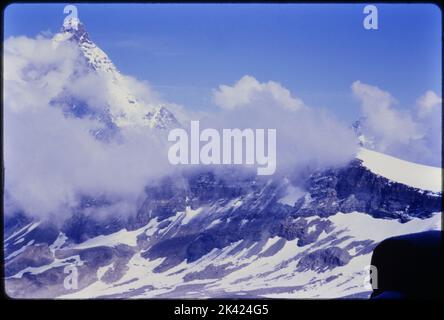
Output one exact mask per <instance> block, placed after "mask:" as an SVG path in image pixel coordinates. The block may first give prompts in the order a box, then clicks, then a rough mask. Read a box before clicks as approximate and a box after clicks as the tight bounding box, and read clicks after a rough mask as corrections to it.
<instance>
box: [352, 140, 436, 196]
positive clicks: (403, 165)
mask: <svg viewBox="0 0 444 320" xmlns="http://www.w3.org/2000/svg"><path fill="white" fill-rule="evenodd" d="M357 158H358V159H360V160H362V161H363V163H362V164H363V165H364V166H365V167H367V168H368V169H369V170H370V171H372V172H373V173H376V174H379V175H381V176H383V177H385V178H387V179H390V180H392V181H396V182H399V183H402V184H405V185H408V186H411V187H414V188H418V189H422V190H428V191H433V192H442V182H441V181H442V180H441V170H442V169H441V168H436V167H430V166H425V165H421V164H417V163H413V162H408V161H405V160H401V159H398V158H395V157H392V156H389V155H386V154H383V153H380V152H376V151H373V150H369V149H365V148H360V150H359V152H358V154H357Z"/></svg>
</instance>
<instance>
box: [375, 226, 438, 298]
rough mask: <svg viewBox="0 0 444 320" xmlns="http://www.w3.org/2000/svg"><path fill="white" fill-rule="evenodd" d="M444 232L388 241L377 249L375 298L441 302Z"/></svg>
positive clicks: (424, 233) (406, 236)
mask: <svg viewBox="0 0 444 320" xmlns="http://www.w3.org/2000/svg"><path fill="white" fill-rule="evenodd" d="M442 249H443V246H442V232H441V231H426V232H421V233H415V234H409V235H404V236H398V237H393V238H389V239H386V240H384V241H382V242H381V243H380V244H379V245H378V246H377V247H376V248H375V250H374V252H373V256H372V261H371V264H372V266H374V267H376V270H377V288H374V289H373V293H372V295H371V298H372V299H442V298H443V297H444V290H443V289H444V287H443V272H444V264H443V252H442Z"/></svg>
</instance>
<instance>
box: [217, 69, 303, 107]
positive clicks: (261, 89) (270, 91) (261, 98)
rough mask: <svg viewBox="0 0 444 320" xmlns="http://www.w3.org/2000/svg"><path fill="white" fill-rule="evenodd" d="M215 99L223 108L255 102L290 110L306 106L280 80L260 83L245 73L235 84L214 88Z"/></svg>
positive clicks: (244, 105)
mask: <svg viewBox="0 0 444 320" xmlns="http://www.w3.org/2000/svg"><path fill="white" fill-rule="evenodd" d="M213 100H214V102H215V103H216V105H218V106H219V107H221V108H225V109H235V108H239V107H246V106H249V105H254V104H268V105H269V106H270V107H274V106H276V105H277V106H280V107H283V108H286V109H290V110H298V109H300V108H303V107H305V105H304V102H303V101H302V100H301V99H299V98H297V97H293V96H292V95H291V93H290V91H289V90H288V89H286V88H285V87H283V86H282V85H281V84H279V83H278V82H274V81H268V82H265V83H260V82H259V81H257V80H256V79H255V78H254V77H252V76H249V75H245V76H243V77H242V78H241V79H240V80H239V81H237V82H236V83H235V84H234V85H233V86H227V85H220V86H219V89H217V90H213Z"/></svg>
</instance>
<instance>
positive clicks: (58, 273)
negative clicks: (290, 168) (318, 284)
mask: <svg viewBox="0 0 444 320" xmlns="http://www.w3.org/2000/svg"><path fill="white" fill-rule="evenodd" d="M290 180H291V179H290ZM288 181H289V180H288V179H284V178H274V179H270V180H266V179H263V178H260V177H259V178H258V177H257V176H256V175H248V174H240V173H231V174H230V175H227V174H217V173H215V172H213V171H204V172H202V171H201V172H188V173H184V174H182V175H176V176H170V177H167V178H164V179H163V180H161V181H158V182H156V183H153V184H151V185H149V186H147V187H146V198H145V201H144V202H143V204H142V205H141V207H140V209H139V210H138V212H137V213H136V214H134V215H132V216H130V217H129V218H128V217H123V216H122V217H116V216H112V217H107V218H101V219H99V218H95V217H93V216H88V215H86V214H85V213H84V211H83V209H85V208H90V207H91V206H98V207H106V206H107V205H109V204H110V202H109V201H107V200H106V199H101V198H97V199H95V198H88V197H85V198H84V200H83V202H82V204H81V205H80V206H79V208H78V209H77V210H76V213H75V214H73V215H72V216H71V217H70V218H69V219H67V220H66V221H65V222H64V223H63V224H62V225H61V226H56V225H55V224H51V223H41V224H40V225H38V226H37V227H35V228H34V229H33V230H31V231H29V232H27V231H26V227H25V228H24V230H23V231H22V233H23V236H20V233H19V234H18V235H16V236H14V237H13V239H12V240H11V241H7V245H6V247H5V251H6V257H7V260H6V275H7V276H8V277H11V278H10V279H9V280H7V283H8V285H9V286H10V290H12V291H11V292H12V293H13V294H17V295H20V294H25V292H27V291H26V290H25V289H24V288H25V287H30V288H32V290H35V292H34V293H29V295H27V296H45V295H50V296H52V295H59V294H62V293H63V292H65V291H64V288H63V287H62V285H61V282H60V279H63V277H64V276H65V275H64V273H63V272H64V271H63V265H66V264H68V263H72V262H75V261H78V262H80V265H79V271H81V272H82V278H81V279H80V280H79V288H80V289H82V288H85V287H87V286H89V285H91V284H92V283H94V282H96V281H101V282H103V283H109V284H113V283H115V282H118V281H119V279H122V277H124V275H125V274H126V272H127V271H128V268H129V267H128V264H129V262H130V260H131V259H133V258H134V257H136V256H140V259H145V260H146V261H154V260H156V259H161V260H158V261H161V262H160V263H159V264H158V265H156V266H155V267H154V268H153V270H152V272H153V274H159V275H160V274H164V273H168V272H171V271H170V270H173V268H175V267H177V266H179V265H180V264H181V263H183V262H184V261H185V262H186V263H187V264H192V263H195V262H198V261H201V259H203V258H204V257H205V256H206V255H208V254H210V253H212V252H214V250H228V249H227V248H231V247H233V246H234V247H233V248H232V249H230V250H229V251H228V253H227V255H228V256H233V257H234V256H236V255H237V254H239V253H241V252H242V251H243V250H248V251H249V255H250V256H257V257H267V256H273V255H275V254H276V253H278V252H279V251H280V250H282V249H283V248H284V247H285V245H286V243H287V242H288V241H295V247H294V250H295V251H297V247H300V248H309V249H307V250H303V251H301V252H300V253H298V254H296V256H293V257H291V256H290V257H289V258H288V260H286V261H283V262H282V264H281V267H285V266H289V265H291V263H292V261H294V262H295V263H296V261H297V264H296V265H295V267H294V270H295V271H296V272H307V271H314V272H317V273H319V274H321V273H322V274H324V273H326V272H327V271H331V270H335V268H340V267H342V266H345V265H347V264H348V263H349V261H350V260H351V259H353V258H354V257H356V256H360V255H366V254H369V253H370V252H371V250H372V249H373V248H374V246H375V245H376V242H375V241H373V240H372V239H366V240H362V241H352V240H353V239H352V238H353V237H352V236H349V235H347V233H346V230H341V229H339V230H338V229H335V225H334V224H333V223H332V222H331V221H330V219H329V218H330V217H331V216H334V215H336V214H337V213H338V212H343V213H351V212H355V211H358V212H364V213H367V214H368V215H370V216H373V217H375V218H379V219H382V218H383V219H389V220H396V221H399V222H400V223H406V222H408V221H409V220H411V219H412V218H420V219H424V218H428V217H430V216H432V214H433V213H435V212H440V211H441V194H440V193H432V192H427V191H423V190H419V189H415V188H412V187H409V186H406V185H403V184H400V183H396V182H393V181H390V180H387V179H386V178H384V177H381V176H378V175H376V174H374V173H372V172H371V171H369V170H368V169H366V168H365V167H363V166H362V165H361V161H360V160H354V161H352V162H351V163H350V164H349V165H348V166H346V167H344V168H339V169H331V170H326V171H323V172H315V173H313V174H312V175H310V176H309V177H308V178H307V179H306V180H305V182H304V183H303V185H302V187H303V188H304V189H305V190H306V193H305V195H303V196H302V197H301V198H300V199H299V200H297V201H296V202H295V204H294V205H293V206H291V205H288V204H284V203H282V202H280V201H279V200H280V199H281V198H282V197H284V195H285V194H286V190H287V188H288V185H289V183H288ZM30 223H33V221H31V220H30V219H29V218H26V216H23V215H20V214H17V215H12V216H8V218H7V219H6V221H5V226H7V228H8V230H7V234H8V235H11V234H12V233H13V230H15V231H17V230H19V229H20V228H23V226H24V225H25V226H26V224H30ZM150 225H153V226H154V227H153V228H151V227H150V228H151V229H150V228H148V229H146V230H147V231H146V232H140V233H138V234H137V241H136V242H135V243H134V244H131V245H124V244H120V245H112V244H110V245H107V244H106V242H104V243H103V242H100V243H98V244H96V245H91V246H88V247H86V248H82V247H79V248H77V249H76V248H75V244H82V243H87V242H85V241H88V240H89V239H91V238H97V237H99V238H100V237H107V236H110V237H113V236H114V235H117V234H118V232H120V231H119V230H122V229H123V230H125V229H126V230H128V231H127V232H137V230H140V228H142V229H143V228H147V226H150ZM149 230H151V231H149ZM59 232H62V234H63V235H64V237H66V239H65V240H64V242H63V246H56V245H55V243H57V241H58V240H56V238H57V236H58V235H59ZM59 237H60V235H59ZM116 237H117V236H116ZM276 237H277V238H276ZM18 238H23V240H17V239H18ZM270 239H281V240H279V241H277V242H275V243H274V244H273V245H271V246H270V247H269V248H268V249H267V250H265V251H262V249H263V248H264V245H265V244H266V243H267V241H269V240H270ZM30 241H33V242H32V243H31V242H30ZM24 245H28V246H27V247H24V249H20V248H21V247H22V246H24ZM73 245H74V249H70V248H71V247H72V246H73ZM17 250H23V252H22V251H19V252H18V251H17ZM14 252H16V253H15V254H16V255H15V256H11V257H8V256H10V255H11V254H13V253H14ZM17 252H18V253H17ZM233 262H234V261H233ZM46 265H51V266H52V267H48V268H47V270H43V271H42V272H39V273H37V274H34V272H32V273H26V272H25V273H23V270H24V269H25V268H28V267H31V270H35V269H32V268H39V267H44V266H46ZM246 265H248V264H246ZM242 266H243V264H240V265H236V264H233V265H231V263H227V264H226V267H220V266H216V265H211V261H209V262H208V264H207V265H206V267H205V268H204V269H203V270H200V271H194V272H191V273H189V274H187V275H186V277H184V278H183V279H184V280H183V281H185V282H189V281H193V280H196V279H197V280H198V279H204V278H205V279H218V278H221V277H225V276H229V275H230V274H231V273H232V272H235V271H236V270H238V269H241V268H242ZM102 268H105V269H106V270H104V271H100V272H99V270H102ZM179 271H180V270H179ZM17 275H21V277H17ZM335 277H339V275H337V276H335ZM123 279H124V278H123ZM329 279H330V280H331V281H333V280H332V279H334V277H333V278H329ZM43 287H45V289H43ZM48 288H52V289H48ZM147 288H148V287H147ZM183 290H185V289H183ZM30 292H31V291H30ZM50 292H51V293H50ZM138 292H139V291H138ZM141 292H142V293H143V292H145V291H143V290H142V291H141ZM181 292H182V291H181ZM255 292H256V291H255ZM258 292H259V291H258ZM260 292H262V291H260ZM250 294H251V292H250Z"/></svg>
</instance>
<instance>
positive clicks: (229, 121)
mask: <svg viewBox="0 0 444 320" xmlns="http://www.w3.org/2000/svg"><path fill="white" fill-rule="evenodd" d="M213 101H214V103H215V104H216V105H217V106H218V107H219V109H220V110H219V112H216V114H213V115H210V116H208V118H207V119H205V120H206V121H207V123H208V126H211V127H219V128H224V127H228V128H240V129H242V128H253V129H255V128H258V129H276V131H277V172H278V173H279V172H280V173H287V172H289V171H291V172H303V171H306V170H307V169H320V168H323V167H331V166H340V165H344V164H346V163H347V162H348V161H349V160H351V159H352V158H353V157H354V156H355V154H356V148H357V139H356V136H355V135H354V133H353V132H352V130H351V129H350V128H349V126H348V125H346V124H344V123H341V122H340V121H338V120H337V119H336V118H335V117H334V116H333V115H332V114H330V113H329V112H328V111H327V110H322V109H317V108H313V107H309V106H307V105H306V104H305V103H304V102H303V100H302V99H301V98H299V97H296V96H294V95H292V94H291V92H290V91H289V90H288V89H287V88H285V87H284V86H283V85H282V84H280V83H277V82H273V81H269V82H262V83H261V82H259V81H258V80H257V79H255V78H254V77H252V76H248V75H246V76H244V77H242V78H241V79H240V80H238V81H237V82H236V83H234V84H233V85H231V86H230V85H221V86H219V88H218V89H217V90H214V91H213Z"/></svg>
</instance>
